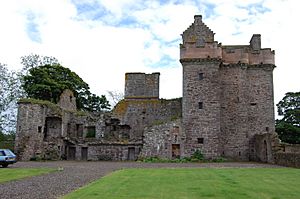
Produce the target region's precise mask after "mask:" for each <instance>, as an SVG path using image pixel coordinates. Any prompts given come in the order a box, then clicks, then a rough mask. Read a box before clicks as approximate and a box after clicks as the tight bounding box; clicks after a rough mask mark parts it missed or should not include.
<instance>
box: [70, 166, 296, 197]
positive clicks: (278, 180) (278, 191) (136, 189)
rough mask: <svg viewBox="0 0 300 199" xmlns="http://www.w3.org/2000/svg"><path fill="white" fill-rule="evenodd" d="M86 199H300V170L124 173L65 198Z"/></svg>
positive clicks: (136, 171)
mask: <svg viewBox="0 0 300 199" xmlns="http://www.w3.org/2000/svg"><path fill="white" fill-rule="evenodd" d="M64 198H65V199H68V198H84V199H90V198H91V199H92V198H97V199H101V198H104V199H137V198H139V199H158V198H160V199H195V198H201V199H202V198H220V199H221V198H222V199H224V198H228V199H229V198H230V199H234V198H236V199H244V198H245V199H251V198H253V199H261V198H265V199H279V198H283V199H289V198H295V199H296V198H298V199H299V198H300V170H299V169H292V168H276V169H275V168H255V169H254V168H253V169H246V168H243V169H228V168H225V169H207V168H202V169H201V168H190V169H183V168H182V169H125V170H120V171H116V172H114V173H112V174H110V175H108V176H105V177H104V178H102V179H100V180H97V181H95V182H93V183H91V184H89V185H87V186H85V187H83V188H80V189H78V190H76V191H75V192H72V193H70V194H68V195H66V196H65V197H64Z"/></svg>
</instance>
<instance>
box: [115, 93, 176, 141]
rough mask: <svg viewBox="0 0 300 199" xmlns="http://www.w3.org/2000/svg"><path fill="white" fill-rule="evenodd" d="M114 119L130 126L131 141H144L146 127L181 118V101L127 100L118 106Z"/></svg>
mask: <svg viewBox="0 0 300 199" xmlns="http://www.w3.org/2000/svg"><path fill="white" fill-rule="evenodd" d="M113 117H116V118H118V119H120V121H121V124H126V125H129V126H130V128H131V129H130V140H132V141H134V140H136V141H140V140H142V136H143V131H144V128H145V127H146V126H151V125H154V124H162V123H165V122H167V121H170V120H174V119H177V118H179V117H181V99H173V100H164V99H161V100H158V99H151V100H127V99H124V100H122V101H121V102H119V103H118V104H117V106H116V107H115V109H114V110H113Z"/></svg>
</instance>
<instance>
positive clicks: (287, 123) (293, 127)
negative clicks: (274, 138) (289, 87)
mask: <svg viewBox="0 0 300 199" xmlns="http://www.w3.org/2000/svg"><path fill="white" fill-rule="evenodd" d="M276 106H277V110H278V115H280V116H283V117H282V119H280V120H276V132H277V133H278V135H279V138H280V139H281V140H282V141H284V142H287V143H291V144H300V92H289V93H286V94H285V96H284V97H283V99H282V100H281V101H280V102H279V103H278V104H277V105H276Z"/></svg>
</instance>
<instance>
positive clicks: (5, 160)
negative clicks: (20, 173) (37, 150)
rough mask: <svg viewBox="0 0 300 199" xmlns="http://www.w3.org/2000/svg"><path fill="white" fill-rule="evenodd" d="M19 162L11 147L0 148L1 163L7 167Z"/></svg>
mask: <svg viewBox="0 0 300 199" xmlns="http://www.w3.org/2000/svg"><path fill="white" fill-rule="evenodd" d="M15 162H17V159H16V155H15V154H14V153H13V152H12V151H11V150H9V149H0V165H2V167H7V166H8V165H9V164H13V163H15Z"/></svg>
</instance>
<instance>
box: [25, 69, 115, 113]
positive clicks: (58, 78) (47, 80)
mask: <svg viewBox="0 0 300 199" xmlns="http://www.w3.org/2000/svg"><path fill="white" fill-rule="evenodd" d="M28 72H29V73H28V75H25V76H24V77H23V84H22V86H23V88H24V90H25V92H26V94H27V96H28V97H30V98H35V99H42V100H48V101H51V102H54V103H57V102H58V100H59V97H60V95H61V93H62V92H63V91H64V90H65V89H70V90H71V91H73V92H74V95H75V97H76V103H77V108H78V109H80V110H86V111H94V112H97V111H100V110H102V109H109V106H110V105H109V103H108V101H107V100H106V98H105V96H101V97H99V96H96V95H95V94H92V93H91V92H90V91H89V85H88V84H87V83H86V82H84V81H83V80H82V79H81V78H80V77H79V76H78V75H77V74H76V73H75V72H72V71H71V70H70V69H69V68H65V67H63V66H61V65H60V64H53V65H49V64H48V65H44V66H38V67H33V68H31V69H29V71H28Z"/></svg>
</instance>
